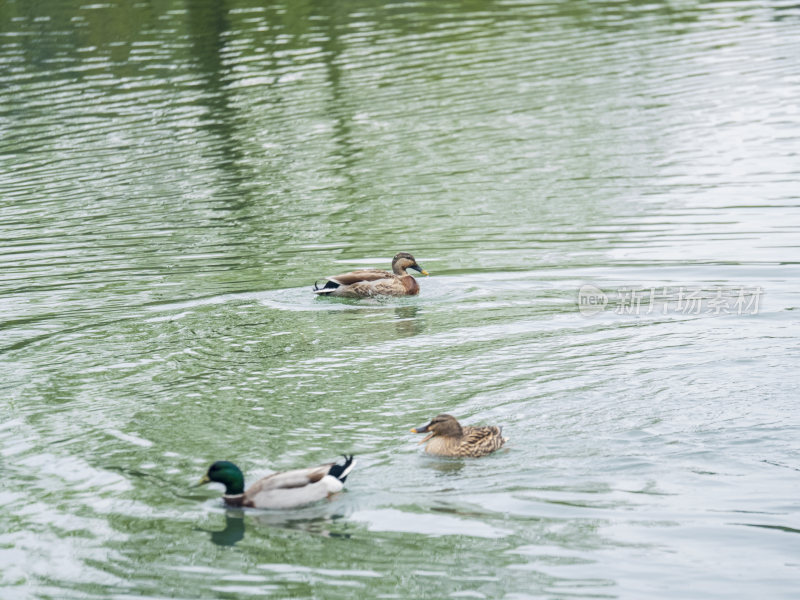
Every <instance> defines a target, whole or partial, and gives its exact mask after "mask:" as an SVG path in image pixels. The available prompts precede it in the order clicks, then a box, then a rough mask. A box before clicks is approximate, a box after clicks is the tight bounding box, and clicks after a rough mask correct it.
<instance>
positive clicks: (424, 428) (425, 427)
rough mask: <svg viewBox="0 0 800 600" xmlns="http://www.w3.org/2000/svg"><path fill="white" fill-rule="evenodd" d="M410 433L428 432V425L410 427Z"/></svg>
mask: <svg viewBox="0 0 800 600" xmlns="http://www.w3.org/2000/svg"><path fill="white" fill-rule="evenodd" d="M411 433H428V426H427V425H423V426H422V427H414V428H412V429H411Z"/></svg>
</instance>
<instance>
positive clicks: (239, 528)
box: [209, 510, 244, 546]
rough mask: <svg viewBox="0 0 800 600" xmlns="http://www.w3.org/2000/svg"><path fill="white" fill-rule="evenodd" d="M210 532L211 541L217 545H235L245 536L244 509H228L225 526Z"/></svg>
mask: <svg viewBox="0 0 800 600" xmlns="http://www.w3.org/2000/svg"><path fill="white" fill-rule="evenodd" d="M209 533H210V534H211V542H212V543H214V544H216V545H217V546H235V545H236V542H239V541H241V540H242V539H243V538H244V511H241V510H237V511H234V510H226V511H225V528H224V529H221V530H219V531H209Z"/></svg>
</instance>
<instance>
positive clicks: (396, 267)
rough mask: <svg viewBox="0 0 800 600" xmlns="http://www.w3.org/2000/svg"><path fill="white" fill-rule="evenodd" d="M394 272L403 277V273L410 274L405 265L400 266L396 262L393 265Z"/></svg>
mask: <svg viewBox="0 0 800 600" xmlns="http://www.w3.org/2000/svg"><path fill="white" fill-rule="evenodd" d="M392 273H394V274H395V275H397V276H399V277H402V276H403V275H408V272H407V271H406V269H405V267H403V266H400V264H399V263H395V264H393V265H392Z"/></svg>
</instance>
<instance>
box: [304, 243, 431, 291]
mask: <svg viewBox="0 0 800 600" xmlns="http://www.w3.org/2000/svg"><path fill="white" fill-rule="evenodd" d="M406 269H414V270H416V271H419V272H420V273H422V274H423V275H427V274H428V272H427V271H425V270H424V269H423V268H422V267H420V266H419V265H418V264H417V261H416V260H415V259H414V257H413V256H411V255H410V254H409V253H408V252H400V253H399V254H397V255H396V256H395V257H394V258H393V259H392V271H391V272H390V271H384V270H383V269H358V270H356V271H350V272H349V273H342V274H341V275H333V276H331V277H326V278H325V279H326V281H325V285H324V286H322V287H317V286H316V285H315V286H314V293H315V294H317V295H320V296H337V297H339V298H369V297H371V296H416V295H417V294H419V284H418V283H417V280H416V279H414V278H413V277H412V276H411V275H409V274H408V272H407V271H406Z"/></svg>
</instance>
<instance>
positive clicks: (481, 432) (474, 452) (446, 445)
mask: <svg viewBox="0 0 800 600" xmlns="http://www.w3.org/2000/svg"><path fill="white" fill-rule="evenodd" d="M411 432H412V433H427V434H428V435H426V436H425V437H424V438H423V439H422V441H421V442H420V444H424V443H425V442H428V443H427V445H426V446H425V452H427V453H429V454H437V455H439V456H459V457H478V456H485V455H486V454H491V453H492V452H494V451H495V450H497V449H499V448H501V447H502V446H503V444H505V443H506V442H507V441H508V438H504V437H503V433H502V429H501V428H500V427H496V426H488V427H474V426H472V425H464V426H462V425H461V424H460V423H459V422H458V421H457V420H456V418H455V417H454V416H452V415H446V414H441V415H436V416H435V417H433V419H431V421H430V423H428V424H427V425H423V426H422V427H414V428H413V429H412V430H411Z"/></svg>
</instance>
